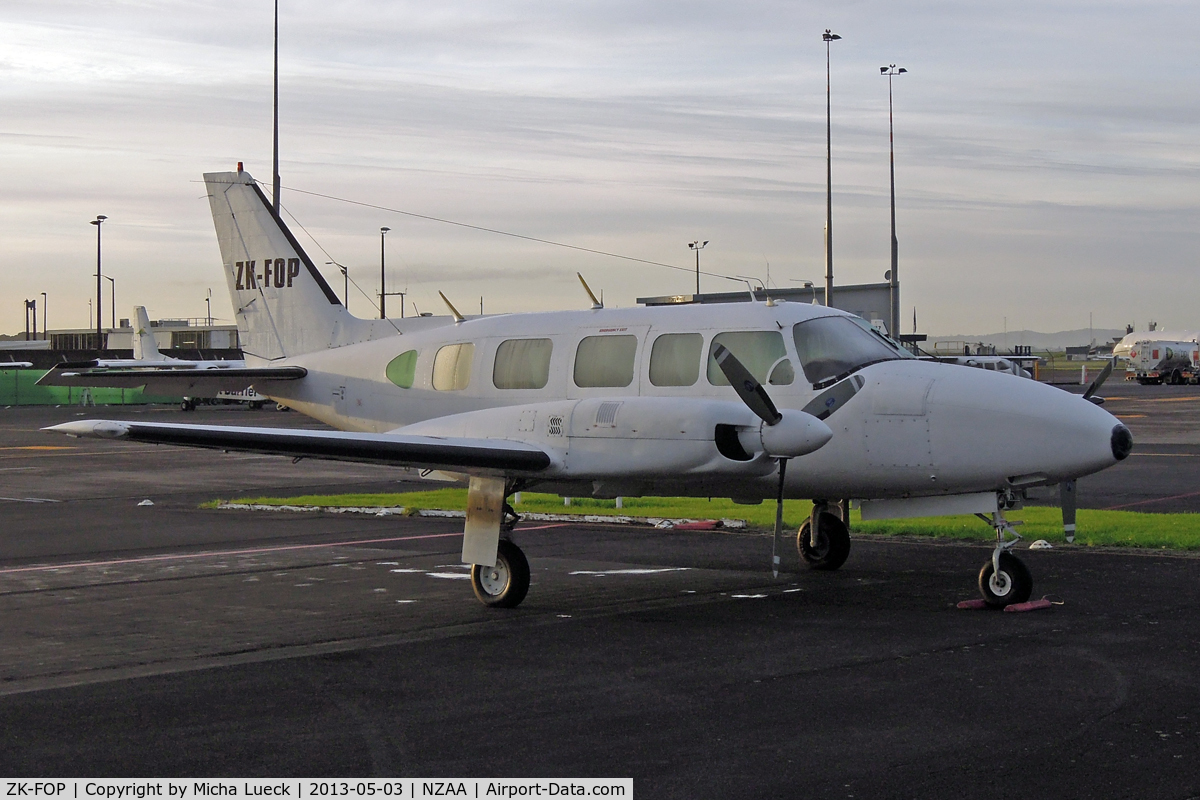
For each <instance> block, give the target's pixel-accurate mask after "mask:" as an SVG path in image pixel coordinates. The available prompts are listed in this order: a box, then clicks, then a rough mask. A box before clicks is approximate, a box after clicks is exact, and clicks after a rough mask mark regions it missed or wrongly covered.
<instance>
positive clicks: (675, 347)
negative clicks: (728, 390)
mask: <svg viewBox="0 0 1200 800" xmlns="http://www.w3.org/2000/svg"><path fill="white" fill-rule="evenodd" d="M703 350H704V337H703V336H701V335H700V334H698V333H664V334H663V335H662V336H659V337H658V338H657V339H655V340H654V347H653V348H652V349H651V350H650V382H651V383H652V384H654V385H655V386H692V385H693V384H695V383H696V381H698V380H699V379H700V353H701V352H702V351H703Z"/></svg>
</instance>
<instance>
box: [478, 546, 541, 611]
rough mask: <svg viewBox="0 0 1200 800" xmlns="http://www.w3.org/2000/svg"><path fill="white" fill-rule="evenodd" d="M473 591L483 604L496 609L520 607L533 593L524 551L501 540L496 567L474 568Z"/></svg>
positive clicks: (480, 566) (479, 566)
mask: <svg viewBox="0 0 1200 800" xmlns="http://www.w3.org/2000/svg"><path fill="white" fill-rule="evenodd" d="M471 588H472V589H474V590H475V596H476V597H478V598H479V602H481V603H483V604H484V605H485V606H491V607H492V608H516V607H517V606H519V605H520V604H521V601H522V600H524V599H525V595H526V594H528V593H529V561H528V560H526V558H525V554H524V553H523V552H521V548H519V547H517V546H516V545H515V544H513V543H512V542H510V541H508V540H507V539H501V540H500V547H499V549H498V550H497V551H496V566H494V567H486V566H483V565H482V564H475V565H473V566H472V567H471Z"/></svg>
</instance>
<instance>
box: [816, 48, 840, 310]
mask: <svg viewBox="0 0 1200 800" xmlns="http://www.w3.org/2000/svg"><path fill="white" fill-rule="evenodd" d="M841 38H842V37H841V36H838V35H837V34H836V33H834V32H833V31H831V30H830V29H829V28H826V29H825V33H824V34H822V35H821V39H822V40H823V41H824V42H825V305H827V306H831V305H833V146H832V143H831V140H832V131H833V128H832V124H831V121H830V119H831V115H830V91H829V88H830V81H829V43H830V42H834V41H837V40H838V39H841Z"/></svg>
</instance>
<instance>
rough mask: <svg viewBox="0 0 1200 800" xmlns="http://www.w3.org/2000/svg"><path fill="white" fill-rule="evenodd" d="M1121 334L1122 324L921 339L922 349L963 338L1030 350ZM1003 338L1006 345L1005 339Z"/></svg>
mask: <svg viewBox="0 0 1200 800" xmlns="http://www.w3.org/2000/svg"><path fill="white" fill-rule="evenodd" d="M1124 335H1125V329H1124V328H1092V329H1091V330H1089V329H1087V328H1080V329H1078V330H1073V331H1059V332H1058V333H1042V332H1041V331H1009V332H1008V333H1007V334H1005V333H1003V332H1001V333H983V334H979V333H972V334H966V333H959V334H954V335H953V336H930V337H929V341H928V342H927V343H925V345H924V347H925V349H926V350H932V349H933V346H934V343H936V342H966V343H968V344H975V343H976V342H983V343H984V344H991V345H995V346H996V352H1001V351H1005V350H1007V349H1008V348H1011V347H1012V346H1013V345H1018V344H1027V345H1029V346H1031V347H1032V348H1033V349H1034V350H1063V349H1065V348H1067V347H1079V346H1081V345H1086V344H1090V343H1091V340H1092V339H1095V340H1096V344H1107V343H1109V342H1111V341H1112V340H1113V337H1121V336H1124ZM1006 342H1007V346H1006V344H1005V343H1006Z"/></svg>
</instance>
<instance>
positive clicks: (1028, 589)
mask: <svg viewBox="0 0 1200 800" xmlns="http://www.w3.org/2000/svg"><path fill="white" fill-rule="evenodd" d="M976 516H978V517H979V518H980V519H982V520H983V521H984V522H986V523H988V524H989V525H991V526H992V527H993V528H994V529H995V531H996V549H995V550H993V551H992V558H991V560H989V561H988V562H987V563H986V564H984V565H983V568H982V569H981V570H979V592H980V594H982V595H983V600H984V602H985V603H987V604H988V605H989V606H992V607H994V608H1003V607H1004V606H1009V605H1013V604H1014V603H1024V602H1025V601H1026V600H1028V599H1029V595H1030V594H1032V593H1033V576H1032V575H1031V574H1030V572H1029V567H1027V566H1025V564H1024V562H1022V561H1021V559H1019V558H1017V557H1016V556H1014V555H1013V554H1012V553H1011V552H1010V551H1011V550H1012V548H1013V547H1015V546H1016V544H1017V542H1019V541H1021V535H1020V534H1019V533H1017V531H1016V530H1015V529H1014V527H1013V523H1011V522H1009V521H1008V520H1007V519H1005V518H1004V511H1003V508H1001V509H1000V510H998V511H996V513H994V514H992V515H991V516H990V517H989V516H987V515H985V514H978V515H976ZM1010 537H1011V538H1010Z"/></svg>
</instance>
